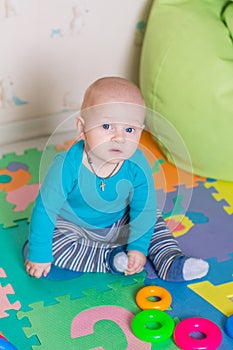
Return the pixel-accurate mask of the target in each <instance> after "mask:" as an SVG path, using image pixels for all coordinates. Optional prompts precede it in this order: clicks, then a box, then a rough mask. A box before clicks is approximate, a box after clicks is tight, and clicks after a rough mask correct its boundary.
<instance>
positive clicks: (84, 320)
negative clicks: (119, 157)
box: [0, 132, 233, 350]
mask: <svg viewBox="0 0 233 350" xmlns="http://www.w3.org/2000/svg"><path fill="white" fill-rule="evenodd" d="M68 146H69V142H68V143H67V144H65V145H54V146H49V147H47V149H46V152H47V153H48V157H47V159H51V158H52V157H53V156H54V155H55V154H56V153H57V152H60V151H61V150H63V149H65V148H67V147H68ZM141 148H142V150H143V151H144V152H145V154H146V156H147V158H148V160H149V162H150V164H151V168H152V171H153V174H154V179H155V184H156V188H157V195H158V200H159V203H160V206H161V207H162V211H163V214H164V217H165V219H166V221H167V223H168V226H169V227H170V228H171V229H172V230H173V234H174V236H175V237H176V238H177V240H178V241H179V243H180V245H181V247H182V249H183V250H184V251H185V252H186V253H187V254H192V255H195V256H198V257H203V258H205V259H207V261H208V262H209V264H210V272H209V274H208V275H207V276H206V277H205V278H203V279H202V280H196V281H192V282H189V283H171V282H165V281H162V280H160V279H158V278H156V276H155V275H154V274H153V273H152V274H151V273H149V271H144V272H143V273H141V274H139V275H135V276H122V275H112V274H98V273H95V274H81V275H80V276H78V277H76V278H73V279H71V280H63V281H54V280H53V281H48V280H44V279H39V280H37V279H34V278H31V277H29V276H28V275H27V274H26V273H25V271H24V266H23V258H22V253H21V252H22V247H23V244H24V242H25V240H26V238H27V235H28V223H29V220H30V213H31V209H32V205H33V202H34V200H35V197H36V195H37V193H38V190H39V187H40V183H39V165H40V160H41V157H42V155H43V152H42V151H40V150H38V149H30V150H26V151H25V152H24V153H23V154H20V155H18V154H15V153H10V154H6V155H4V156H3V157H2V159H0V203H1V205H0V332H1V333H2V334H3V335H4V336H5V337H6V338H8V340H9V341H10V342H11V343H12V344H14V345H15V346H16V348H17V349H18V350H30V349H38V350H54V349H56V350H64V349H67V350H73V349H79V350H90V349H98V350H99V349H105V350H113V349H115V350H124V349H128V350H149V349H161V350H165V349H178V347H177V346H176V345H175V343H174V341H173V338H172V337H171V338H170V339H168V340H167V341H165V342H161V343H154V344H152V343H148V342H143V341H141V340H139V339H138V338H136V337H135V336H134V335H133V333H132V331H131V327H130V324H131V321H132V319H133V317H134V315H136V314H138V313H139V312H140V309H139V308H138V306H137V305H136V303H135V295H136V293H137V291H138V290H140V288H142V287H143V286H145V285H148V284H155V285H159V286H162V287H164V288H166V289H167V290H168V291H169V292H170V293H171V295H172V305H171V308H169V309H168V310H166V312H167V313H168V314H170V315H171V316H172V318H173V319H174V320H175V322H176V323H177V322H179V321H180V320H183V319H185V318H188V317H193V316H199V317H204V318H207V319H209V320H212V321H213V322H215V323H216V324H217V325H218V326H219V328H220V329H221V331H222V335H223V340H222V343H221V345H220V346H219V349H222V350H228V349H233V339H232V338H230V337H229V336H228V335H227V334H226V332H225V322H226V319H227V317H229V316H230V315H231V314H233V278H232V275H233V200H232V198H233V184H232V183H226V182H221V181H215V180H213V179H205V178H201V177H198V176H192V175H190V174H187V173H185V172H183V171H178V170H177V169H176V168H175V167H174V166H173V165H171V164H169V163H168V162H167V161H166V160H165V158H164V157H163V155H162V154H161V152H160V150H159V148H158V147H157V145H156V144H155V142H154V141H153V140H152V139H151V138H150V136H149V134H147V133H146V132H145V133H144V134H143V137H142V140H141Z"/></svg>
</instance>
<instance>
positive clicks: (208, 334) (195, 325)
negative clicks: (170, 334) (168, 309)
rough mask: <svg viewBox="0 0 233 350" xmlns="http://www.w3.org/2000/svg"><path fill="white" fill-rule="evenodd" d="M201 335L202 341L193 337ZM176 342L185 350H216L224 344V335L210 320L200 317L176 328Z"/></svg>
mask: <svg viewBox="0 0 233 350" xmlns="http://www.w3.org/2000/svg"><path fill="white" fill-rule="evenodd" d="M197 332H198V333H201V334H203V335H204V337H203V338H202V339H197V338H194V337H193V336H192V333H193V334H194V333H197ZM174 341H175V343H176V345H177V346H179V347H180V348H181V349H183V350H214V349H217V348H218V346H219V345H220V344H221V342H222V333H221V331H220V329H219V327H218V326H217V325H216V324H215V323H213V322H212V321H210V320H207V319H205V318H200V317H191V318H187V319H185V320H183V321H181V322H180V323H179V324H178V325H177V326H176V328H175V331H174Z"/></svg>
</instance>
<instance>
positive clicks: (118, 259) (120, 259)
mask: <svg viewBox="0 0 233 350" xmlns="http://www.w3.org/2000/svg"><path fill="white" fill-rule="evenodd" d="M113 265H114V267H115V269H116V270H117V271H119V272H124V271H125V270H126V269H127V266H128V256H127V254H126V253H124V252H120V253H118V254H116V255H115V256H114V258H113Z"/></svg>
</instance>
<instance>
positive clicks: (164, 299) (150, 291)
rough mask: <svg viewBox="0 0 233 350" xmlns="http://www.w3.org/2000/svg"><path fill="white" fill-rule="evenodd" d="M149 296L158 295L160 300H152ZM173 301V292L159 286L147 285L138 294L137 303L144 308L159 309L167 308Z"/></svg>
mask: <svg viewBox="0 0 233 350" xmlns="http://www.w3.org/2000/svg"><path fill="white" fill-rule="evenodd" d="M149 297H158V298H159V300H154V301H151V300H149V299H148V298H149ZM171 302H172V297H171V294H170V293H169V292H168V291H167V290H166V289H165V288H162V287H159V286H146V287H144V288H142V289H140V290H139V292H138V293H137V295H136V303H137V305H138V306H139V307H140V309H142V310H149V309H159V310H166V309H168V308H169V306H170V305H171Z"/></svg>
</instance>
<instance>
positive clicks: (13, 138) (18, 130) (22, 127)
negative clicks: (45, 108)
mask: <svg viewBox="0 0 233 350" xmlns="http://www.w3.org/2000/svg"><path fill="white" fill-rule="evenodd" d="M76 115H77V112H73V113H72V112H64V113H58V114H52V115H48V116H42V117H39V118H33V119H26V120H21V121H19V122H14V123H9V124H3V125H0V145H7V144H12V143H16V142H20V141H26V140H30V139H33V138H38V137H43V136H47V135H51V134H52V133H54V132H55V131H56V133H63V132H69V131H72V130H75V116H76Z"/></svg>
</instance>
